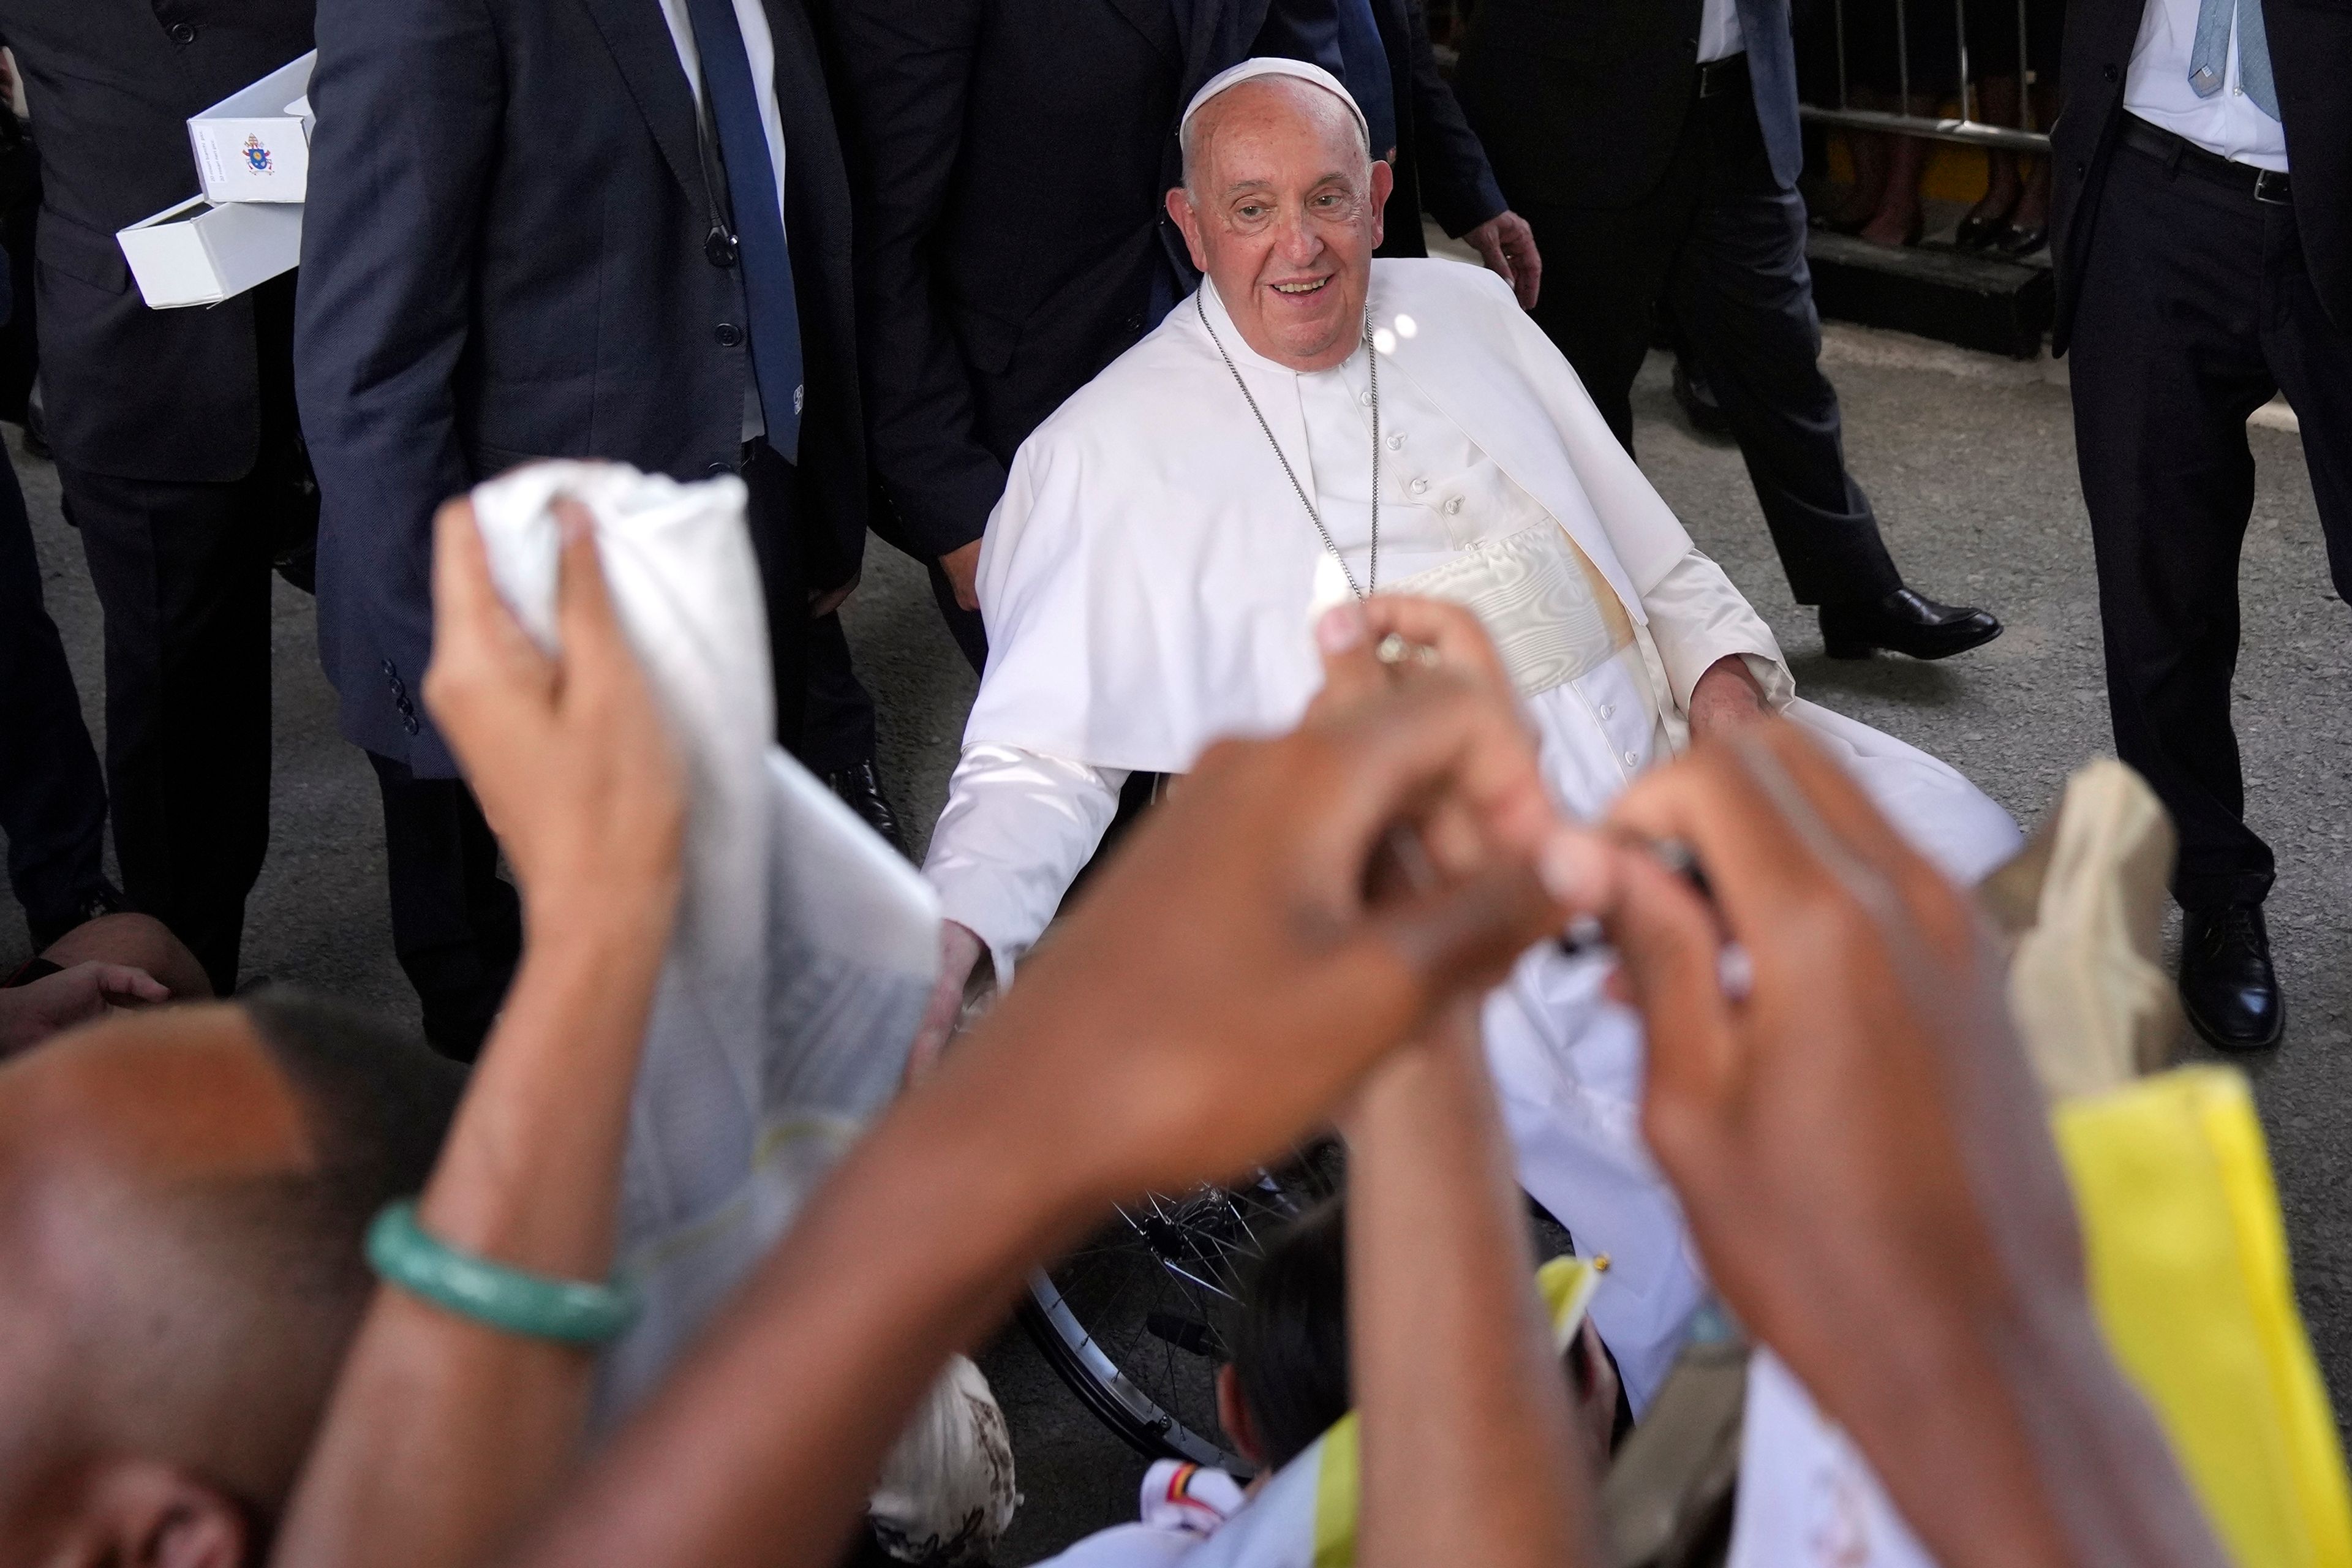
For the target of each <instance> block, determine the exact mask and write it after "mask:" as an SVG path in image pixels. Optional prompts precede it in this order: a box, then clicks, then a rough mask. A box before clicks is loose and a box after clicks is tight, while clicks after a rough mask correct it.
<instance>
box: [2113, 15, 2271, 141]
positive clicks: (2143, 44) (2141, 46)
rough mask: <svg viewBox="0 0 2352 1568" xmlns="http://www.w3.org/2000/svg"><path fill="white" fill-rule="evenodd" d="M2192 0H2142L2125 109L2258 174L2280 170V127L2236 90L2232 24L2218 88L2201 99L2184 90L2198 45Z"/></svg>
mask: <svg viewBox="0 0 2352 1568" xmlns="http://www.w3.org/2000/svg"><path fill="white" fill-rule="evenodd" d="M2197 7H2198V0H2147V12H2146V13H2145V14H2144V15H2142V16H2141V17H2140V23H2139V39H2138V41H2137V42H2136V43H2134V44H2133V45H2132V56H2131V69H2130V71H2129V73H2128V74H2126V76H2125V78H2124V108H2125V109H2126V110H2127V111H2128V112H2130V113H2133V114H2137V115H2138V116H2139V117H2140V118H2141V119H2142V120H2145V121H2147V122H2148V123H2149V124H2150V125H2155V126H2159V127H2161V128H2162V129H2164V130H2167V131H2169V132H2172V133H2173V134H2174V135H2175V136H2182V137H2186V138H2187V139H2189V141H2191V142H2196V143H2197V145H2199V146H2200V147H2202V148H2204V149H2205V150H2206V151H2207V152H2209V153H2220V154H2221V156H2222V157H2224V158H2228V159H2231V160H2232V161H2234V162H2236V163H2251V164H2252V165H2253V166H2254V167H2255V168H2257V169H2279V170H2284V169H2285V167H2286V128H2285V127H2284V126H2283V125H2281V124H2280V123H2279V122H2278V121H2275V120H2273V119H2272V118H2271V117H2270V116H2269V115H2267V114H2264V113H2263V111H2262V110H2259V109H2257V108H2255V107H2254V100H2252V99H2251V98H2248V97H2247V96H2246V94H2245V90H2244V89H2242V88H2241V87H2240V86H2239V85H2238V24H2237V21H2236V18H2235V17H2232V18H2231V23H2230V68H2229V74H2228V76H2227V78H2226V79H2224V80H2223V82H2222V84H2221V91H2219V92H2217V93H2215V94H2214V95H2213V96H2212V97H2210V98H2200V97H2198V96H2197V91H2196V89H2194V88H2192V87H2190V86H2189V54H2190V53H2191V52H2192V51H2193V50H2194V49H2195V48H2196V47H2197Z"/></svg>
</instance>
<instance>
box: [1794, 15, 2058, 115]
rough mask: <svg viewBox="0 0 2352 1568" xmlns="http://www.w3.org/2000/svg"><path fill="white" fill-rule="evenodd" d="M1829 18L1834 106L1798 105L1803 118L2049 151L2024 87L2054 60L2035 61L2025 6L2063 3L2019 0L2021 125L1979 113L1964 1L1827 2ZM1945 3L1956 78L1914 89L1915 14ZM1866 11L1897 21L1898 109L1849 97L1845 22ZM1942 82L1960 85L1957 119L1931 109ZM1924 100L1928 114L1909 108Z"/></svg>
mask: <svg viewBox="0 0 2352 1568" xmlns="http://www.w3.org/2000/svg"><path fill="white" fill-rule="evenodd" d="M1830 3H1831V13H1832V14H1831V22H1832V26H1834V28H1835V29H1836V38H1837V101H1836V102H1835V103H1834V104H1820V103H1805V104H1801V106H1800V107H1799V113H1800V114H1801V115H1802V116H1803V118H1804V119H1806V120H1807V121H1811V122H1813V123H1816V124H1821V125H1831V126H1837V127H1841V128H1843V129H1845V130H1849V131H1884V132H1895V133H1896V134H1899V135H1905V136H1924V137H1927V138H1929V139H1931V140H1934V141H1938V142H1959V143H1962V144H1963V145H1967V146H1971V147H1999V148H2006V149H2008V150H2010V151H2012V152H2019V153H2046V152H2048V151H2049V150H2050V136H2049V132H2048V131H2047V129H2046V128H2042V129H2037V128H2036V127H2035V125H2034V123H2033V120H2034V115H2033V99H2034V95H2033V93H2032V91H2030V90H2028V89H2027V88H2026V85H2025V84H2026V82H2027V81H2029V80H2031V79H2032V72H2033V71H2034V70H2035V69H2037V68H2038V69H2039V70H2040V71H2042V72H2043V73H2047V75H2049V76H2054V75H2055V73H2056V71H2057V68H2058V62H2057V61H2056V60H2054V59H2051V60H2041V61H2036V60H2034V59H2033V58H2032V51H2031V49H2030V47H2029V40H2030V38H2031V36H2032V30H2031V27H2030V26H2029V23H2028V20H2027V6H2028V5H2029V3H2031V4H2034V5H2057V4H2059V3H2060V0H2016V5H2017V58H2018V76H2019V90H2018V94H2017V101H2018V123H2017V124H2015V125H2013V126H2011V125H1993V124H1989V123H1987V122H1985V121H1981V120H1979V119H1978V118H1977V117H1976V112H1975V108H1976V98H1975V94H1974V86H1975V84H1974V83H1973V81H1972V80H1971V77H1970V70H1969V0H1830ZM2002 3H2003V0H1978V4H1979V5H1983V6H1990V5H2001V4H2002ZM1946 4H1949V5H1950V6H1951V8H1952V20H1953V34H1954V40H1955V42H1956V44H1957V46H1958V48H1957V57H1958V73H1957V80H1956V81H1955V82H1952V83H1949V84H1947V83H1941V82H1938V83H1924V82H1923V83H1921V84H1919V89H1918V91H1917V92H1916V93H1915V91H1914V87H1913V83H1912V80H1911V33H1912V26H1911V23H1912V17H1913V16H1915V15H1917V14H1921V13H1924V12H1925V10H1926V8H1927V7H1928V6H1942V5H1946ZM1866 8H1870V9H1874V10H1875V11H1876V12H1877V14H1878V16H1879V17H1880V18H1881V19H1883V18H1884V17H1885V16H1886V15H1887V14H1888V13H1889V12H1890V11H1891V13H1892V15H1893V17H1894V23H1895V72H1896V93H1895V98H1896V102H1897V105H1898V107H1897V108H1896V109H1895V110H1882V109H1867V108H1856V107H1855V106H1854V105H1853V101H1852V92H1851V87H1850V80H1851V70H1850V64H1851V62H1850V60H1849V58H1848V50H1847V38H1848V37H1849V35H1848V30H1847V23H1848V21H1849V20H1852V19H1859V17H1860V16H1861V14H1862V13H1864V11H1865V9H1866ZM1947 85H1955V86H1957V87H1958V99H1959V106H1960V113H1959V118H1958V119H1957V120H1955V119H1948V118H1946V117H1944V116H1942V115H1939V114H1937V113H1936V112H1935V110H1937V108H1938V107H1939V106H1940V102H1941V100H1942V97H1943V90H1944V88H1945V87H1946V86H1947ZM1919 97H1924V98H1925V100H1926V104H1927V110H1928V111H1927V112H1926V113H1914V112H1913V110H1914V108H1915V107H1916V104H1915V101H1914V100H1915V98H1919Z"/></svg>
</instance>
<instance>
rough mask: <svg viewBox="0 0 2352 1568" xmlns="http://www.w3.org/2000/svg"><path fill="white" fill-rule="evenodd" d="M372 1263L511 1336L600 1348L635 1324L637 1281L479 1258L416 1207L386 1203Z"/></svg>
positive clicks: (373, 1229) (388, 1277) (371, 1246)
mask: <svg viewBox="0 0 2352 1568" xmlns="http://www.w3.org/2000/svg"><path fill="white" fill-rule="evenodd" d="M367 1258H368V1264H369V1266H370V1267H371V1268H373V1269H374V1270H375V1272H376V1277H377V1278H378V1279H382V1280H383V1281H384V1282H385V1283H386V1284H390V1285H397V1286H399V1287H400V1288H401V1289H404V1290H405V1291H407V1292H408V1293H409V1294H410V1295H412V1296H418V1297H422V1298H423V1299H424V1300H427V1301H430V1302H432V1303H433V1304H434V1305H435V1306H436V1307H442V1308H446V1310H449V1311H452V1312H455V1313H457V1315H458V1316H459V1317H461V1318H471V1319H473V1320H474V1321H476V1322H478V1323H488V1325H489V1326H490V1327H492V1328H494V1329H503V1330H505V1331H507V1332H508V1333H510V1334H521V1335H525V1336H527V1337H529V1338H531V1339H535V1340H553V1341H556V1342H559V1343H562V1344H568V1345H600V1344H603V1343H604V1342H606V1341H608V1340H612V1339H614V1338H617V1337H618V1336H619V1335H620V1333H621V1332H622V1331H623V1330H625V1329H626V1328H627V1327H628V1326H629V1324H630V1323H631V1322H633V1321H635V1319H636V1315H637V1307H638V1298H637V1291H636V1288H635V1285H633V1284H631V1283H630V1282H628V1281H626V1280H616V1281H615V1282H614V1283H613V1284H610V1285H596V1284H591V1283H589V1282H587V1281H585V1280H580V1279H551V1278H549V1277H548V1276H546V1275H544V1274H531V1273H528V1272H526V1271H524V1270H522V1269H520V1268H508V1267H507V1266H506V1265H504V1264H502V1263H493V1262H491V1261H490V1260H489V1259H488V1258H476V1257H474V1256H473V1255H472V1254H470V1253H465V1252H459V1251H458V1250H457V1249H456V1248H455V1247H450V1246H448V1245H447V1244H446V1243H444V1242H441V1241H438V1240H436V1239H435V1238H434V1237H431V1236H428V1235H427V1234H425V1230H424V1229H423V1227H421V1226H418V1225H417V1223H416V1205H415V1204H414V1203H409V1202H401V1203H394V1204H386V1205H384V1208H383V1213H382V1214H379V1215H376V1216H375V1222H374V1223H373V1225H371V1226H368V1234H367Z"/></svg>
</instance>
